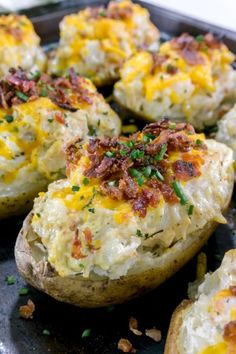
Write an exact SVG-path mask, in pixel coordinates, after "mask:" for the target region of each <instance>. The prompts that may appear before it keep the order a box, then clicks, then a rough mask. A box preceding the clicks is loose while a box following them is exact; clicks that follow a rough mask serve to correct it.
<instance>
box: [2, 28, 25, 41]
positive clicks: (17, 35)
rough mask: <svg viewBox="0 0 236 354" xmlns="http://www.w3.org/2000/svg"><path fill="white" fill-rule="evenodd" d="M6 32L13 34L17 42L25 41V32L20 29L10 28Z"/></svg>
mask: <svg viewBox="0 0 236 354" xmlns="http://www.w3.org/2000/svg"><path fill="white" fill-rule="evenodd" d="M6 32H7V33H9V34H11V35H12V36H13V37H14V38H15V39H16V40H17V41H21V40H22V39H23V31H22V29H21V28H20V27H9V28H7V29H6Z"/></svg>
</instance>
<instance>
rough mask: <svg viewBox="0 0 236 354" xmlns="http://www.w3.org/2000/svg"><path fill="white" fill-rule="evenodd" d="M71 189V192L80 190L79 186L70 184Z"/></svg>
mask: <svg viewBox="0 0 236 354" xmlns="http://www.w3.org/2000/svg"><path fill="white" fill-rule="evenodd" d="M71 190H72V192H78V191H79V190H80V186H72V187H71Z"/></svg>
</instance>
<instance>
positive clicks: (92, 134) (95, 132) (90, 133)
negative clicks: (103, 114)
mask: <svg viewBox="0 0 236 354" xmlns="http://www.w3.org/2000/svg"><path fill="white" fill-rule="evenodd" d="M89 135H91V136H96V135H97V130H96V128H95V127H93V126H92V125H89Z"/></svg>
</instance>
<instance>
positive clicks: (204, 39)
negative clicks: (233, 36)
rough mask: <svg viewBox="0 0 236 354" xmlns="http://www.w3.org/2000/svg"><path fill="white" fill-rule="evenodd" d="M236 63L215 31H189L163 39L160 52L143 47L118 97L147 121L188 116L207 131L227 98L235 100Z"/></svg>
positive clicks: (128, 69) (130, 64)
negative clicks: (234, 64) (192, 33)
mask: <svg viewBox="0 0 236 354" xmlns="http://www.w3.org/2000/svg"><path fill="white" fill-rule="evenodd" d="M233 61H234V55H233V53H231V52H230V51H229V50H228V48H227V47H226V46H225V45H224V44H223V43H221V42H219V41H218V40H216V39H215V38H214V37H213V36H212V35H211V34H207V35H205V36H197V37H195V38H193V37H191V36H190V35H188V34H183V35H181V36H180V37H178V38H174V39H172V40H171V41H169V42H165V43H163V44H162V45H161V46H160V50H159V52H158V53H155V54H151V53H148V52H145V51H143V52H141V53H138V54H136V55H135V56H133V57H132V58H131V59H130V60H128V61H127V62H126V63H125V65H124V66H123V68H122V69H121V80H120V81H118V82H117V83H116V85H115V88H114V96H115V98H116V100H117V101H118V102H120V103H121V104H122V105H123V106H125V107H127V108H129V109H131V110H132V111H134V112H136V113H138V114H140V115H141V116H143V117H145V118H147V119H151V120H157V119H160V117H163V116H165V115H166V116H168V117H172V118H173V119H176V118H178V119H184V118H185V119H187V121H189V122H190V123H191V124H193V125H194V126H195V127H196V128H199V129H203V128H204V126H205V125H213V124H214V123H215V122H216V121H217V119H219V118H220V114H221V115H222V112H221V110H220V105H221V104H222V103H223V102H224V101H228V100H231V99H235V95H236V90H235V87H236V74H235V72H234V70H233V68H232V67H231V63H232V62H233ZM217 117H218V118H217Z"/></svg>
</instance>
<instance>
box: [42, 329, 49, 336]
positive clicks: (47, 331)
mask: <svg viewBox="0 0 236 354" xmlns="http://www.w3.org/2000/svg"><path fill="white" fill-rule="evenodd" d="M42 333H43V335H44V336H50V334H51V333H50V331H49V330H48V329H44V330H43V332H42Z"/></svg>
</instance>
